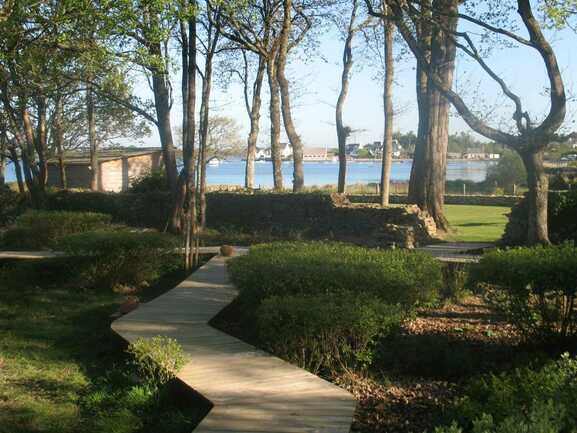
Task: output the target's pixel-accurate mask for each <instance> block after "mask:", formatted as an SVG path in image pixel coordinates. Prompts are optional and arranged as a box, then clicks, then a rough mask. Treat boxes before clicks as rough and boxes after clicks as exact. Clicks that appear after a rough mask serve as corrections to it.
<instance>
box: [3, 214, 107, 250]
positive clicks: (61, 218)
mask: <svg viewBox="0 0 577 433" xmlns="http://www.w3.org/2000/svg"><path fill="white" fill-rule="evenodd" d="M110 221H111V217H110V215H105V214H101V213H93V212H65V211H56V212H54V211H37V210H36V211H32V210H29V211H27V212H26V213H24V214H22V215H20V216H19V217H18V218H17V219H16V222H15V225H14V227H13V228H11V229H10V230H7V231H6V233H5V234H4V236H3V238H2V244H3V245H4V246H5V247H8V248H17V249H23V248H29V249H43V248H55V247H56V246H57V245H58V241H59V240H60V239H62V238H63V237H65V236H68V235H72V234H75V233H82V232H86V231H90V230H105V229H107V228H109V227H110Z"/></svg>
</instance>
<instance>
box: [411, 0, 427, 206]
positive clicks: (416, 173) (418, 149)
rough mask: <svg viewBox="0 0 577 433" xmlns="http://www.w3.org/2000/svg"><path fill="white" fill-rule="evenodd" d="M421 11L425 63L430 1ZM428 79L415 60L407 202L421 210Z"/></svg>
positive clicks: (419, 29)
mask: <svg viewBox="0 0 577 433" xmlns="http://www.w3.org/2000/svg"><path fill="white" fill-rule="evenodd" d="M421 10H423V11H425V12H424V15H423V19H422V20H421V21H419V22H418V23H417V29H416V33H417V37H418V39H419V41H420V44H421V47H422V49H423V54H424V57H425V59H426V61H427V62H429V61H430V59H431V23H430V21H429V20H430V10H431V0H421ZM428 89H429V79H428V77H427V74H426V72H425V68H424V65H423V62H422V61H421V59H417V72H416V92H417V105H418V112H419V123H418V127H417V141H416V143H415V152H414V154H413V165H412V167H411V177H410V180H409V201H410V202H411V203H414V204H416V205H417V206H419V207H420V208H421V209H425V207H426V205H425V203H426V200H425V197H426V194H425V186H426V183H427V182H426V179H425V176H426V166H427V161H426V154H427V153H428V148H429V107H430V102H429V97H428V95H429V92H428Z"/></svg>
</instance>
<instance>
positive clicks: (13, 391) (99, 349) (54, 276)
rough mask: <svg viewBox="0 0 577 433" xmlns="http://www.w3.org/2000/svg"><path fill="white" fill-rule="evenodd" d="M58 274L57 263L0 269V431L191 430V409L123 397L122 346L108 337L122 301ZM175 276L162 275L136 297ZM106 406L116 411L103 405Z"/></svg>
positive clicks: (126, 385)
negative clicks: (116, 403) (115, 404)
mask: <svg viewBox="0 0 577 433" xmlns="http://www.w3.org/2000/svg"><path fill="white" fill-rule="evenodd" d="M59 262H60V263H59ZM66 267H67V263H66V261H64V260H62V259H54V260H51V261H43V262H40V261H38V262H34V263H31V262H26V263H24V262H22V263H16V264H15V263H10V264H6V263H5V264H2V263H0V432H1V433H24V432H26V433H32V432H43V433H47V432H54V433H72V432H79V431H83V432H91V433H92V432H94V433H95V432H105V431H107V432H110V431H115V432H119V433H120V432H122V433H124V432H126V433H128V432H151V433H152V432H160V431H162V432H168V431H170V432H175V433H180V432H183V433H184V432H188V431H191V430H192V428H193V426H194V424H195V422H196V419H195V413H194V408H187V409H186V410H181V408H180V407H178V405H176V404H175V403H174V402H172V401H171V400H170V398H168V397H167V398H165V397H162V399H161V401H159V402H158V404H156V403H157V402H155V403H154V405H150V402H144V401H143V400H144V399H142V398H141V397H139V396H137V395H136V393H132V394H131V392H132V390H134V389H137V388H138V383H134V381H132V383H131V380H130V379H129V378H128V377H127V376H126V375H125V374H124V371H123V368H124V366H125V364H126V362H125V361H126V359H125V354H124V352H123V350H122V343H121V340H120V339H119V338H118V337H116V336H115V335H113V333H112V332H111V330H110V322H111V319H110V315H111V313H113V312H114V311H116V310H117V309H118V306H119V304H120V303H121V302H122V301H123V297H122V296H120V295H118V294H115V293H113V292H112V291H110V290H100V291H99V290H81V289H78V287H75V286H74V285H73V283H71V281H70V278H71V277H70V276H69V277H64V275H67V274H68V273H67V272H66ZM182 277H183V275H182V273H180V272H176V273H174V274H171V275H165V276H164V277H163V279H162V280H160V281H156V282H153V284H152V285H151V286H150V287H149V288H148V289H146V290H145V291H144V292H142V293H141V298H144V299H148V298H149V297H152V296H155V295H158V294H160V293H161V292H162V291H165V290H167V289H170V288H172V287H173V286H174V285H175V284H176V283H177V282H178V281H179V280H180V279H181V278H182ZM121 372H122V373H121ZM133 394H134V395H133ZM139 399H140V400H139ZM114 400H117V401H122V403H120V404H121V405H122V406H123V407H122V410H121V411H118V410H116V409H113V408H112V407H108V406H107V404H108V402H110V401H114ZM148 412H150V413H148ZM112 426H114V429H112V430H111V428H112Z"/></svg>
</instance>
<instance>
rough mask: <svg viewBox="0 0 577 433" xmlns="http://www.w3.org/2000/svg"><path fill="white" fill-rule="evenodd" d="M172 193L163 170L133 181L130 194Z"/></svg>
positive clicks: (149, 173) (154, 171)
mask: <svg viewBox="0 0 577 433" xmlns="http://www.w3.org/2000/svg"><path fill="white" fill-rule="evenodd" d="M167 191H170V187H169V186H168V179H167V177H166V173H165V172H164V171H163V170H153V171H151V172H148V173H146V174H143V175H141V176H139V177H136V178H134V179H131V185H130V192H133V193H148V192H167Z"/></svg>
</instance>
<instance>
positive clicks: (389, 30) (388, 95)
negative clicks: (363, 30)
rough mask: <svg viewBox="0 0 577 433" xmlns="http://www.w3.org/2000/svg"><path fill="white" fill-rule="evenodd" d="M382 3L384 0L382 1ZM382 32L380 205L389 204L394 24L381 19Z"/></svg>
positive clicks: (391, 158) (391, 156) (391, 162)
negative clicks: (383, 124)
mask: <svg viewBox="0 0 577 433" xmlns="http://www.w3.org/2000/svg"><path fill="white" fill-rule="evenodd" d="M383 3H384V2H383ZM381 21H382V26H383V32H384V50H385V53H384V59H385V79H384V81H383V84H384V85H383V111H384V118H385V121H384V123H385V127H384V136H383V162H382V170H381V188H380V194H381V197H380V199H381V206H388V205H389V197H390V183H391V168H392V165H393V116H394V112H393V77H394V60H393V44H394V33H395V32H394V24H393V23H392V22H391V21H390V20H388V19H385V18H382V19H381Z"/></svg>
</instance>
